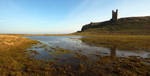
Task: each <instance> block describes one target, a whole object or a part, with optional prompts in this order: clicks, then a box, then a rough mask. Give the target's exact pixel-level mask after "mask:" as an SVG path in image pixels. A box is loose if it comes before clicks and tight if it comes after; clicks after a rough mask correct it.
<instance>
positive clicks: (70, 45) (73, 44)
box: [26, 36, 150, 62]
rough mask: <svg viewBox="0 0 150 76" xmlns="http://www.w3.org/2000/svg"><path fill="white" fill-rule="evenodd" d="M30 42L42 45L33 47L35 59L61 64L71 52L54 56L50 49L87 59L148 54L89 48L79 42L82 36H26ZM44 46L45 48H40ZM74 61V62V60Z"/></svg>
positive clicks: (144, 52)
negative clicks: (65, 50)
mask: <svg viewBox="0 0 150 76" xmlns="http://www.w3.org/2000/svg"><path fill="white" fill-rule="evenodd" d="M26 37H27V38H30V39H32V40H38V41H40V42H42V44H38V45H35V46H33V48H32V50H36V51H37V52H38V53H39V54H38V55H36V56H35V58H37V59H54V57H55V58H57V59H58V58H61V62H63V61H65V60H66V59H67V60H72V59H73V56H74V54H73V53H71V52H66V53H59V54H56V53H55V52H54V50H52V49H51V47H56V48H63V49H69V50H72V51H73V52H77V53H80V54H83V55H86V56H87V57H90V58H92V57H94V56H112V57H129V56H138V57H143V58H147V57H149V55H150V52H146V51H132V50H115V51H113V50H110V48H104V47H96V46H90V45H88V44H86V43H84V42H82V41H81V40H80V38H82V36H26ZM43 45H45V47H41V46H43ZM74 61H75V60H74Z"/></svg>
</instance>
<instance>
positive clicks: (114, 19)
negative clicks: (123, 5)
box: [111, 9, 118, 22]
mask: <svg viewBox="0 0 150 76" xmlns="http://www.w3.org/2000/svg"><path fill="white" fill-rule="evenodd" d="M117 20H118V9H117V10H116V11H114V10H112V19H111V21H113V22H116V21H117Z"/></svg>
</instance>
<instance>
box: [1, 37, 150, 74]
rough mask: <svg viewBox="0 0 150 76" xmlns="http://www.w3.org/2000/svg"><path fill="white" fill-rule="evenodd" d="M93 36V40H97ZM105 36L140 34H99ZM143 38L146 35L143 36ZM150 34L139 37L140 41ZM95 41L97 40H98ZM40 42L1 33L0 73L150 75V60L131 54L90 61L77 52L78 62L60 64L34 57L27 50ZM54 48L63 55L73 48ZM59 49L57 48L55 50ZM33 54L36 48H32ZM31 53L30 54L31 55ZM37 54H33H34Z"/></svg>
mask: <svg viewBox="0 0 150 76" xmlns="http://www.w3.org/2000/svg"><path fill="white" fill-rule="evenodd" d="M94 37H96V38H97V36H92V37H91V38H92V39H91V40H94ZM101 37H103V39H107V38H108V39H107V40H109V39H112V38H114V39H115V38H116V37H118V38H121V39H120V40H122V39H124V38H125V39H129V40H130V39H131V38H133V39H135V38H137V37H138V36H124V37H123V36H121V37H120V36H115V37H114V36H110V35H109V36H99V37H98V40H99V38H101ZM143 37H144V38H143ZM89 38H90V37H89ZM141 39H144V40H145V39H147V40H149V36H148V38H147V36H142V37H141V36H139V40H141ZM98 40H96V41H98ZM37 43H38V42H37V41H33V40H30V39H28V38H23V37H17V36H10V35H0V45H1V46H0V76H149V75H150V72H149V70H150V65H149V64H150V59H149V58H146V59H143V58H137V57H128V58H121V57H119V58H115V57H113V58H112V57H109V56H106V57H101V56H98V58H97V60H96V61H94V62H93V61H91V60H90V58H88V57H87V56H85V55H82V54H79V53H74V54H75V56H74V58H75V59H77V60H78V61H79V62H78V63H77V65H75V66H74V65H72V64H58V63H56V62H55V61H44V60H35V59H34V58H32V57H31V54H30V53H31V52H30V53H28V52H29V51H27V50H26V49H27V48H30V47H31V45H33V44H37ZM53 49H55V51H56V53H58V54H59V53H61V54H63V53H64V52H71V50H65V49H58V48H53ZM56 49H57V50H56ZM33 53H34V51H33ZM29 56H30V57H29ZM33 57H34V55H33Z"/></svg>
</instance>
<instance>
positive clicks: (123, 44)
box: [81, 35, 150, 50]
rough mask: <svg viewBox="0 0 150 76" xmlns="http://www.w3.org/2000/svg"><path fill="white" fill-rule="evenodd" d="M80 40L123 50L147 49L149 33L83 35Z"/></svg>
mask: <svg viewBox="0 0 150 76" xmlns="http://www.w3.org/2000/svg"><path fill="white" fill-rule="evenodd" d="M85 36H87V37H83V38H81V40H82V41H83V42H85V43H87V44H90V45H96V46H101V47H109V48H112V47H116V48H117V49H123V50H149V49H150V43H149V42H150V36H149V35H85Z"/></svg>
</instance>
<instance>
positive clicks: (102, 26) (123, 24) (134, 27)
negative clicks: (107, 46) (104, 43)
mask: <svg viewBox="0 0 150 76" xmlns="http://www.w3.org/2000/svg"><path fill="white" fill-rule="evenodd" d="M80 33H90V34H150V16H146V17H128V18H120V19H118V21H117V22H112V21H111V20H110V21H105V22H97V23H90V24H87V25H84V26H83V27H82V30H81V32H80Z"/></svg>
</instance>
